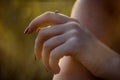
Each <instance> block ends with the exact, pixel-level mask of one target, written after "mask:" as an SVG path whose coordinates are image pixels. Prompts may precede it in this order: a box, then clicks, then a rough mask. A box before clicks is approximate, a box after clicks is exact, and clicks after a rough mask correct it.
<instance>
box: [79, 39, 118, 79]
mask: <svg viewBox="0 0 120 80" xmlns="http://www.w3.org/2000/svg"><path fill="white" fill-rule="evenodd" d="M79 59H80V62H81V63H82V64H83V65H84V66H85V67H86V68H87V69H88V70H89V71H90V72H91V73H92V74H94V75H95V76H97V77H100V78H103V79H106V80H120V55H119V54H117V53H116V52H114V51H113V50H111V49H110V48H108V47H107V46H106V45H104V44H103V43H101V42H99V41H97V40H95V41H94V42H91V43H90V44H89V46H88V48H86V51H85V53H84V54H83V55H82V56H79Z"/></svg>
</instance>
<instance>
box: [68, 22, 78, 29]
mask: <svg viewBox="0 0 120 80" xmlns="http://www.w3.org/2000/svg"><path fill="white" fill-rule="evenodd" d="M68 24H69V26H70V28H72V29H78V27H79V23H77V22H75V21H70V22H68Z"/></svg>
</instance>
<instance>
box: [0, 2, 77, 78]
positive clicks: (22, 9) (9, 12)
mask: <svg viewBox="0 0 120 80" xmlns="http://www.w3.org/2000/svg"><path fill="white" fill-rule="evenodd" d="M74 1H75V0H1V1H0V80H51V79H52V75H53V74H51V73H47V72H46V71H45V69H44V67H43V64H42V62H41V61H37V62H36V61H35V60H34V51H33V48H34V40H35V37H36V35H35V34H32V35H24V33H23V32H24V29H25V28H26V27H27V25H28V24H29V23H30V21H31V20H32V19H34V18H35V17H37V16H39V15H40V14H42V13H43V12H45V11H55V10H59V11H60V12H61V13H63V14H65V15H68V16H69V15H70V12H71V9H72V5H73V4H74Z"/></svg>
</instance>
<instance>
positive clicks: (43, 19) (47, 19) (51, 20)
mask: <svg viewBox="0 0 120 80" xmlns="http://www.w3.org/2000/svg"><path fill="white" fill-rule="evenodd" d="M68 21H76V20H75V19H73V18H70V17H67V16H65V15H63V14H60V13H54V12H45V13H44V14H42V15H40V16H38V17H37V18H35V19H34V20H33V21H32V22H31V23H30V24H29V26H28V27H27V28H26V30H25V32H24V33H25V34H29V33H32V32H33V31H35V30H37V29H38V28H39V27H40V26H42V25H44V24H48V25H49V24H52V25H56V24H63V23H66V22H68Z"/></svg>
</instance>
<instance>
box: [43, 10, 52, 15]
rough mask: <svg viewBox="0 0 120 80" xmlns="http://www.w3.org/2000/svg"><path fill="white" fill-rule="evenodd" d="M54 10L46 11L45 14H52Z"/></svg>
mask: <svg viewBox="0 0 120 80" xmlns="http://www.w3.org/2000/svg"><path fill="white" fill-rule="evenodd" d="M51 13H52V12H51V11H46V12H45V13H44V14H46V15H50V14H51Z"/></svg>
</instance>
